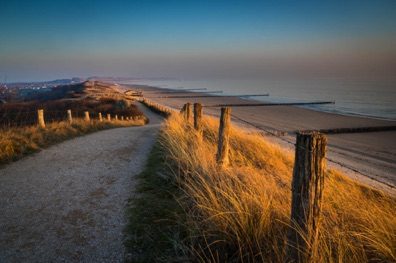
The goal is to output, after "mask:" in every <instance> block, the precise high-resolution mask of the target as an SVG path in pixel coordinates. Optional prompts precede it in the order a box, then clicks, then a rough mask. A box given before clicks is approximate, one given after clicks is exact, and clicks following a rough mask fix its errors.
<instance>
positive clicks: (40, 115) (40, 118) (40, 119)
mask: <svg viewBox="0 0 396 263" xmlns="http://www.w3.org/2000/svg"><path fill="white" fill-rule="evenodd" d="M37 117H38V125H39V126H40V127H41V128H45V121H44V110H38V111H37Z"/></svg>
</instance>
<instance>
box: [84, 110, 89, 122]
mask: <svg viewBox="0 0 396 263" xmlns="http://www.w3.org/2000/svg"><path fill="white" fill-rule="evenodd" d="M85 121H89V112H88V111H86V112H85Z"/></svg>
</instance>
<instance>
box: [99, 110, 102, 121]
mask: <svg viewBox="0 0 396 263" xmlns="http://www.w3.org/2000/svg"><path fill="white" fill-rule="evenodd" d="M99 121H100V122H102V121H103V118H102V113H101V112H99Z"/></svg>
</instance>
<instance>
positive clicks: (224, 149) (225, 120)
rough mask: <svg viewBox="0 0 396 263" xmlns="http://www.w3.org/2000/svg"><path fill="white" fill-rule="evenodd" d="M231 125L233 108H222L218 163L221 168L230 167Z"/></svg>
mask: <svg viewBox="0 0 396 263" xmlns="http://www.w3.org/2000/svg"><path fill="white" fill-rule="evenodd" d="M230 125H231V108H221V116H220V129H219V142H218V150H217V154H216V161H217V164H219V165H220V166H221V167H225V166H227V165H228V163H229V160H228V151H229V137H230Z"/></svg>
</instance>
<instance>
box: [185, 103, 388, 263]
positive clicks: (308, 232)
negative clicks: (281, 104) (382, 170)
mask: <svg viewBox="0 0 396 263" xmlns="http://www.w3.org/2000/svg"><path fill="white" fill-rule="evenodd" d="M202 108H203V106H202V104H201V103H195V104H194V128H195V129H196V130H197V131H199V134H201V133H202V115H203V112H202ZM181 113H182V114H183V116H184V119H185V120H186V121H189V122H190V117H189V116H190V115H191V104H190V103H187V104H185V105H184V107H183V108H182V110H181ZM231 117H236V116H234V115H232V114H231V108H227V107H223V108H221V115H220V127H219V136H218V150H217V153H216V161H217V163H218V166H219V167H220V168H224V167H225V166H227V164H228V153H229V130H230V123H231ZM245 122H246V121H245ZM256 128H257V127H256ZM378 129H380V130H382V128H381V127H377V128H354V129H352V130H349V129H346V130H335V131H332V130H326V131H327V132H330V133H333V132H334V133H340V132H364V131H368V132H369V131H377V130H378ZM383 129H384V130H394V127H384V128H383ZM355 130H356V131H355ZM274 135H275V136H278V137H279V138H281V137H280V136H279V135H278V134H274ZM281 139H283V138H281ZM283 140H285V139H283ZM285 141H286V142H288V143H290V142H289V141H287V140H285ZM293 145H294V146H295V163H294V168H293V177H292V186H291V188H290V186H288V185H286V184H284V185H285V187H286V188H288V189H290V190H291V192H292V204H291V218H290V227H289V233H288V236H287V248H286V252H285V253H286V254H285V259H286V260H287V261H292V262H293V261H294V262H306V261H309V260H310V258H311V257H314V254H315V251H316V248H315V246H316V244H317V239H318V230H319V227H320V225H319V222H320V218H321V217H322V216H325V215H324V214H323V212H322V211H321V208H322V193H323V186H324V176H325V171H326V160H327V161H329V162H334V161H333V160H331V159H328V158H327V157H326V154H327V136H326V135H325V134H323V133H321V132H316V131H301V132H298V133H297V138H296V143H295V144H293ZM337 164H339V165H342V164H340V163H337ZM344 167H348V166H346V165H344ZM354 171H355V172H358V171H357V170H355V169H354ZM369 178H371V177H369ZM380 182H381V181H380ZM382 183H384V184H386V185H388V186H389V187H391V188H393V189H394V188H395V186H392V185H390V184H387V183H386V182H382ZM334 224H335V223H334ZM340 229H342V227H340Z"/></svg>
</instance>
